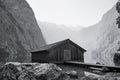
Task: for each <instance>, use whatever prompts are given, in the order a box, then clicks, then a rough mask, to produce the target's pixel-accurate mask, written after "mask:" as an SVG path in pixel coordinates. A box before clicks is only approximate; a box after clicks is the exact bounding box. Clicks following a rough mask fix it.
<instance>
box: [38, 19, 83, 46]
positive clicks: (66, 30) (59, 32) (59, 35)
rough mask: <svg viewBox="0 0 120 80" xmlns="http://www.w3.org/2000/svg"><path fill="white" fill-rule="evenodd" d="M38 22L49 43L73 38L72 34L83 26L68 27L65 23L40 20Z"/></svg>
mask: <svg viewBox="0 0 120 80" xmlns="http://www.w3.org/2000/svg"><path fill="white" fill-rule="evenodd" d="M38 24H39V26H40V28H41V31H42V33H43V35H44V37H45V39H46V42H47V43H48V44H50V43H54V42H56V41H60V40H64V39H66V38H70V39H72V36H74V34H75V33H76V32H77V31H79V30H80V29H82V28H83V27H82V26H76V27H72V26H71V27H68V26H65V25H57V24H55V23H48V22H40V21H38Z"/></svg>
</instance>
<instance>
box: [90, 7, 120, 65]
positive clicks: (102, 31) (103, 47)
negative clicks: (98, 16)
mask: <svg viewBox="0 0 120 80" xmlns="http://www.w3.org/2000/svg"><path fill="white" fill-rule="evenodd" d="M117 17H118V13H117V11H116V8H115V6H114V7H113V8H112V9H111V10H110V11H108V12H107V13H106V14H105V15H104V16H103V19H102V20H101V21H100V22H99V23H98V24H97V25H95V26H96V27H99V31H98V32H97V37H96V40H97V44H96V48H94V50H93V51H92V52H91V53H92V55H93V58H94V59H95V60H96V61H98V62H101V63H104V64H107V65H114V61H113V58H114V54H115V53H116V52H117V49H118V41H119V39H120V30H119V29H118V28H117V24H116V18H117Z"/></svg>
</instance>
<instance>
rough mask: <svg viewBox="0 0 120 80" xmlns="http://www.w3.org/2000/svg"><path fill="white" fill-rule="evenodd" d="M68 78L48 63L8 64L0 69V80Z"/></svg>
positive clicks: (56, 79) (65, 79) (61, 79)
mask: <svg viewBox="0 0 120 80" xmlns="http://www.w3.org/2000/svg"><path fill="white" fill-rule="evenodd" d="M63 75H64V76H63ZM68 78H69V77H68V76H67V75H65V73H63V71H62V70H61V68H59V67H58V66H57V65H55V64H48V63H44V64H39V63H18V62H9V63H6V64H5V65H4V66H3V67H2V68H1V69H0V80H58V79H59V80H68Z"/></svg>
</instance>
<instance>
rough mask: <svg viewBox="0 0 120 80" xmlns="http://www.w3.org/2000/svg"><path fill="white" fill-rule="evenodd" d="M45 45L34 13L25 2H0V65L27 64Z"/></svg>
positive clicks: (1, 0) (17, 0)
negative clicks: (6, 63) (32, 55)
mask: <svg viewBox="0 0 120 80" xmlns="http://www.w3.org/2000/svg"><path fill="white" fill-rule="evenodd" d="M43 45H45V41H44V39H43V36H42V33H41V30H40V28H39V26H38V25H37V22H36V19H35V16H34V13H33V11H32V9H31V7H30V6H29V4H28V3H27V2H26V1H25V0H0V55H1V56H0V63H1V64H4V63H5V62H7V61H18V62H29V61H30V60H31V54H30V52H31V51H33V50H38V49H39V48H40V46H43Z"/></svg>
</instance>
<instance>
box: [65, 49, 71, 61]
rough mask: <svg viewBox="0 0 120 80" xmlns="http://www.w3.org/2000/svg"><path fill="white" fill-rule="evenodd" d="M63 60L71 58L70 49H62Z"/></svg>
mask: <svg viewBox="0 0 120 80" xmlns="http://www.w3.org/2000/svg"><path fill="white" fill-rule="evenodd" d="M64 60H65V61H68V60H71V51H70V50H64Z"/></svg>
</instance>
